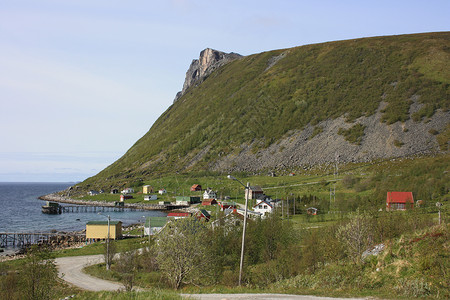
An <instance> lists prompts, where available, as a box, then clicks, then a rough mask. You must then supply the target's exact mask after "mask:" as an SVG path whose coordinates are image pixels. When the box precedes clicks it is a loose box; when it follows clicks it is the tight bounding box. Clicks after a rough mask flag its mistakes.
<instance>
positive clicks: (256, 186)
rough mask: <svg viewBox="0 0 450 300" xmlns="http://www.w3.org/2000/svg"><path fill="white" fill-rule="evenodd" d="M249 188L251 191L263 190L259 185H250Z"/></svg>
mask: <svg viewBox="0 0 450 300" xmlns="http://www.w3.org/2000/svg"><path fill="white" fill-rule="evenodd" d="M250 190H252V191H253V192H261V193H262V192H263V190H262V188H261V187H260V186H259V185H255V186H251V187H250Z"/></svg>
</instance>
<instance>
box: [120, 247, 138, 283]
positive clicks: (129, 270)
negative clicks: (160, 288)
mask: <svg viewBox="0 0 450 300" xmlns="http://www.w3.org/2000/svg"><path fill="white" fill-rule="evenodd" d="M115 265H116V268H115V270H116V271H117V272H119V273H120V280H121V282H122V283H123V285H124V286H125V289H126V290H127V291H131V290H132V289H133V285H134V280H135V277H136V272H137V269H138V265H139V263H138V253H137V250H129V251H125V252H122V253H120V257H119V258H118V259H117V261H116V264H115Z"/></svg>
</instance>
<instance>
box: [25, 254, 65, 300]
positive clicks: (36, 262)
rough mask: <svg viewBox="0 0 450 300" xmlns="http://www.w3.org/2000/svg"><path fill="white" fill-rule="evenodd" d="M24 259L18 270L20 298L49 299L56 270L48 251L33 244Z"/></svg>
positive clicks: (56, 274)
mask: <svg viewBox="0 0 450 300" xmlns="http://www.w3.org/2000/svg"><path fill="white" fill-rule="evenodd" d="M25 260H26V263H25V264H24V265H23V269H22V271H21V272H20V276H21V286H22V292H23V294H22V299H33V300H36V299H51V298H52V297H53V294H54V285H55V282H56V280H57V278H58V270H57V269H56V265H55V261H54V260H53V259H52V258H51V256H50V252H49V251H47V250H46V249H40V248H38V247H37V246H33V248H31V250H30V251H29V252H28V254H27V257H26V258H25Z"/></svg>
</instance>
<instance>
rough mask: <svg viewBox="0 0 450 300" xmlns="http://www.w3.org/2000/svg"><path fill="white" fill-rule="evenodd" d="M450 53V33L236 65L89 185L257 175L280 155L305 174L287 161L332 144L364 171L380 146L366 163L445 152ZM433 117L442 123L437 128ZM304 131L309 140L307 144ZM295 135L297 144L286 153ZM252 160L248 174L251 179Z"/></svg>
mask: <svg viewBox="0 0 450 300" xmlns="http://www.w3.org/2000/svg"><path fill="white" fill-rule="evenodd" d="M449 49H450V33H449V32H442V33H426V34H415V35H402V36H390V37H375V38H365V39H357V40H347V41H339V42H329V43H324V44H314V45H307V46H301V47H296V48H291V49H282V50H275V51H269V52H264V53H260V54H255V55H250V56H246V57H243V58H240V59H237V60H235V61H232V62H230V63H228V64H226V65H225V66H223V67H221V68H219V69H218V70H216V71H215V72H213V73H212V74H211V75H210V76H209V77H208V78H207V79H206V80H205V81H204V82H203V83H201V84H199V85H198V86H193V87H191V88H190V89H189V90H188V91H187V92H186V93H185V94H184V95H183V96H182V97H181V98H180V99H179V100H177V101H176V102H175V103H174V104H173V105H172V106H170V107H169V108H168V109H167V111H166V112H164V113H163V114H162V115H161V117H160V118H159V119H158V120H157V121H156V122H155V123H154V124H153V126H152V127H151V129H150V130H149V132H148V133H147V134H145V135H144V136H143V137H142V138H141V139H140V140H138V141H137V142H136V144H135V145H133V146H132V147H131V149H129V151H128V152H127V153H126V154H125V155H124V156H123V157H122V158H120V159H119V160H118V161H116V162H115V163H114V164H112V165H111V166H109V167H108V168H106V169H105V170H104V171H102V172H101V173H99V174H98V175H97V176H95V177H94V178H91V179H88V180H87V181H86V182H85V184H91V183H95V182H99V181H103V182H105V181H107V180H109V181H111V182H126V181H129V180H130V179H132V178H142V179H150V178H152V177H154V176H160V175H161V174H169V173H174V172H198V171H203V170H211V169H212V170H215V171H219V172H221V171H225V170H234V171H249V170H253V171H261V170H265V169H268V168H272V167H273V166H274V164H273V163H272V164H271V161H270V157H276V155H280V156H279V157H280V158H279V160H280V161H281V163H280V162H278V165H277V166H281V167H280V168H282V167H283V165H286V166H289V167H290V168H292V167H295V166H297V167H302V166H303V165H304V162H305V161H304V160H297V161H294V160H293V159H291V160H290V159H289V158H290V157H293V155H294V154H291V153H296V154H295V155H298V156H301V157H302V158H303V157H306V158H307V157H308V156H311V155H314V154H315V155H317V153H318V152H319V153H320V152H321V151H322V149H317V148H316V147H318V146H317V145H321V144H319V143H333V142H336V141H338V142H339V143H340V144H339V145H340V151H341V153H352V151H354V149H360V150H361V149H363V150H364V151H363V152H360V153H359V157H360V158H358V159H361V161H362V160H363V157H364V156H365V155H364V153H366V152H368V151H367V150H366V149H372V148H374V149H375V148H376V147H375V146H377V145H378V144H380V142H379V139H381V142H382V143H388V141H389V143H391V144H389V145H387V144H386V145H385V148H382V149H379V150H377V151H378V152H377V151H375V152H373V153H372V154H371V157H370V159H376V158H377V157H379V158H386V156H406V155H411V154H414V153H415V152H427V151H428V152H430V151H431V152H435V151H440V150H441V151H446V150H448V149H447V148H446V147H448V139H447V138H448V136H449V127H448V126H447V124H448V116H449V114H448V109H449V105H450V101H449V83H450V71H449V70H450V65H449V61H450V60H449V57H450V52H449ZM437 113H440V116H441V121H440V122H432V120H433V117H434V116H435V115H436V114H437ZM377 114H378V115H379V118H378V117H377V118H378V119H376V122H375V124H377V123H378V124H379V123H380V122H381V124H382V125H383V126H384V127H382V128H386V130H385V131H380V130H379V129H377V128H375V127H376V126H366V125H365V124H360V123H362V122H363V121H364V120H366V118H370V117H371V116H375V115H377ZM341 118H343V120H345V122H344V123H343V124H341V123H339V124H341V125H339V126H338V125H336V124H335V125H333V126H335V127H336V128H331V127H330V126H327V125H326V124H327V123H326V122H330V120H331V121H332V120H339V119H341ZM442 119H443V120H444V121H443V122H442ZM323 124H325V125H323ZM333 124H334V123H333ZM405 124H406V125H405ZM394 125H395V126H397V127H390V126H394ZM377 126H378V125H377ZM446 126H447V127H446ZM371 128H372V129H371ZM373 128H375V129H373ZM398 128H400V129H398ZM416 128H420V130H419V129H416ZM305 130H310V132H311V133H309V134H307V135H306V136H305V134H306V133H305ZM371 130H372V131H380V132H378V133H377V132H375V133H373V132H372V133H370V131H371ZM383 130H384V129H383ZM298 132H300V133H301V134H302V135H301V139H299V140H298V141H297V142H296V144H292V145H287V144H286V146H280V145H284V144H283V143H287V141H289V139H291V140H293V139H294V136H293V134H295V133H298ZM370 134H372V136H373V135H377V134H378V135H379V136H377V138H378V140H376V141H377V142H374V141H375V140H371V139H369V138H367V139H366V138H365V135H367V136H369V135H370ZM393 134H395V136H394V139H393V138H392V135H393ZM304 137H305V138H304ZM403 137H405V138H403ZM304 140H306V141H304ZM309 140H314V141H316V142H315V144H311V146H310V147H309V146H308V147H307V148H316V149H314V150H312V149H310V150H309V151H307V150H305V147H304V148H301V146H302V145H303V146H304V143H306V142H309ZM324 141H325V142H324ZM302 143H303V144H302ZM419 144H420V145H419ZM277 145H278V146H277ZM417 145H419V146H417ZM439 145H440V147H439ZM277 147H278V148H277ZM284 147H287V148H289V147H290V148H289V151H291V152H288V151H287V150H284ZM358 147H360V148H358ZM361 147H362V148H361ZM376 149H378V148H376ZM311 150H312V151H311ZM350 150H351V151H350ZM264 151H266V152H264ZM268 151H269V152H268ZM283 151H284V152H285V153H287V154H285V155H284V156H282V154H279V153H282V152H283ZM330 151H334V150H330ZM355 151H356V150H355ZM369 152H370V151H369ZM263 153H265V154H264V155H265V156H264V155H263ZM244 154H245V155H247V156H242V155H244ZM327 155H328V153H327ZM351 155H353V154H351ZM328 156H330V155H328ZM249 157H251V158H252V159H253V160H252V166H251V168H250V169H248V168H247V169H245V168H244V167H242V166H243V165H245V161H249ZM352 157H356V155H353V156H352ZM345 159H347V160H349V161H351V159H352V158H351V157H350V156H349V157H348V158H345ZM332 160H334V155H333V156H332V157H327V156H324V157H321V158H320V159H316V160H312V161H311V164H316V163H320V162H327V161H332Z"/></svg>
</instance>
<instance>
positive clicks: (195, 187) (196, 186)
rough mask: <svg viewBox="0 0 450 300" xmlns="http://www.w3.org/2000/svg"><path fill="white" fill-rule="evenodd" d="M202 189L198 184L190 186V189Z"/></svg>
mask: <svg viewBox="0 0 450 300" xmlns="http://www.w3.org/2000/svg"><path fill="white" fill-rule="evenodd" d="M201 190H202V186H201V185H200V184H194V185H193V186H191V191H201Z"/></svg>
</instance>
